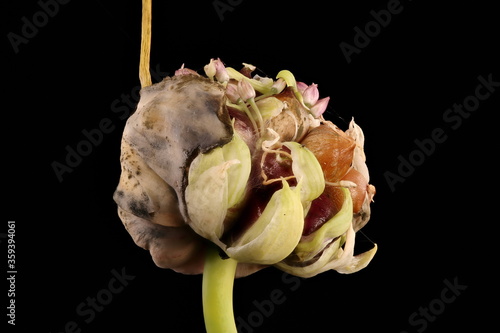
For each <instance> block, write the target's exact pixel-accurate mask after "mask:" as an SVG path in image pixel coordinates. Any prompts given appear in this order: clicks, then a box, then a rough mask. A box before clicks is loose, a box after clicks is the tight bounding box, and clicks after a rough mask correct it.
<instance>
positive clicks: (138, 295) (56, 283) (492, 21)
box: [0, 0, 500, 333]
mask: <svg viewBox="0 0 500 333" xmlns="http://www.w3.org/2000/svg"><path fill="white" fill-rule="evenodd" d="M218 3H226V4H232V5H229V6H231V10H227V11H225V12H223V13H220V10H219V13H218V11H217V10H216V9H215V7H214V1H205V2H203V3H202V2H201V1H200V2H194V1H153V40H152V50H151V51H152V54H151V66H152V68H153V69H155V70H156V71H157V72H159V73H160V75H161V76H165V75H169V74H170V75H171V74H173V72H174V71H175V70H176V69H178V68H179V67H180V66H181V65H182V64H183V63H184V64H185V66H186V67H188V68H191V69H194V70H197V71H199V72H200V73H202V72H203V66H204V65H205V64H207V63H208V62H209V61H210V58H216V57H220V58H221V60H223V61H224V62H225V63H226V64H227V65H228V66H231V67H236V68H238V67H239V66H240V64H241V63H242V62H245V63H250V64H253V65H256V66H257V67H258V68H259V70H260V72H259V73H262V75H265V76H269V77H274V76H275V75H276V73H277V72H278V71H279V70H281V69H289V70H291V71H292V72H293V73H294V75H295V77H296V78H297V80H299V81H304V82H306V83H312V82H314V83H317V84H318V85H319V89H320V94H321V96H322V97H324V96H330V97H331V100H330V104H329V109H328V111H327V112H326V114H325V117H326V118H328V119H329V120H332V121H333V122H334V123H336V124H337V125H338V126H339V127H341V128H343V129H345V128H346V126H347V124H348V122H349V120H350V119H351V117H354V118H355V120H356V122H357V123H358V124H359V125H360V126H361V127H362V128H363V130H364V132H365V136H366V145H365V151H366V155H367V163H368V166H369V169H370V173H371V177H372V178H371V183H372V184H374V185H375V186H376V188H377V194H376V196H375V202H374V203H373V204H372V217H371V220H370V222H369V223H368V225H367V226H366V227H365V228H364V229H363V230H362V231H363V233H362V234H361V233H360V234H358V235H357V246H358V247H359V249H360V250H361V249H368V248H369V247H370V246H371V241H373V242H376V243H377V244H378V245H379V251H378V253H377V254H376V256H375V258H374V259H373V261H372V263H371V264H370V265H369V266H368V267H367V268H366V269H364V270H362V271H360V272H358V273H356V274H353V275H341V274H338V273H336V272H334V271H331V272H326V273H323V274H321V275H318V276H316V277H314V278H311V279H301V280H297V279H293V278H292V277H290V276H286V275H284V274H283V273H282V272H280V271H278V270H276V269H273V268H269V269H267V270H264V271H261V272H259V273H257V274H254V275H252V276H250V277H246V278H243V279H239V280H237V281H236V282H235V287H234V311H235V315H236V317H240V318H242V319H244V320H245V321H246V322H248V323H251V324H253V326H254V327H252V328H251V330H248V329H247V330H242V332H295V331H297V332H299V331H305V330H307V331H308V332H320V331H321V332H337V331H340V330H341V331H343V332H366V331H368V330H370V331H377V332H378V331H381V332H393V333H402V332H404V331H407V332H409V333H410V332H411V333H413V332H445V331H446V332H448V331H453V330H456V329H457V328H461V327H465V326H466V325H469V326H470V325H472V326H473V327H474V328H475V331H485V330H486V328H489V327H490V325H491V324H492V323H493V325H494V324H495V318H494V317H493V312H494V308H495V305H494V304H497V302H498V297H497V296H495V295H496V290H497V288H498V283H497V282H494V281H495V279H494V277H495V273H494V269H495V266H496V259H495V256H494V254H495V252H494V250H493V245H494V243H495V241H496V237H495V235H496V231H495V225H496V224H497V222H498V213H497V207H496V205H494V204H493V198H495V197H497V189H498V187H497V186H496V185H497V184H498V182H497V181H496V172H497V163H496V162H495V161H494V156H495V155H496V154H497V152H496V148H497V144H496V141H495V140H496V138H495V139H494V133H495V130H496V123H495V121H494V119H496V118H495V117H496V114H497V113H498V111H499V108H498V105H499V104H498V100H499V94H500V87H497V88H496V91H495V92H493V93H491V94H490V96H489V98H488V99H486V100H484V101H481V102H480V104H479V107H478V108H477V110H475V111H474V112H471V113H470V116H469V117H468V118H463V119H462V120H463V121H462V122H461V123H460V125H457V126H455V127H456V128H453V127H452V126H451V125H453V124H454V123H453V122H446V121H445V120H444V119H443V115H444V114H445V112H446V110H447V109H449V108H452V107H453V104H454V103H457V104H461V103H463V102H464V99H466V98H467V97H468V96H471V95H474V94H475V89H476V87H477V86H478V84H479V83H480V82H479V81H478V77H479V76H483V77H484V78H487V77H488V76H489V75H491V76H492V79H493V81H495V82H499V81H500V72H499V70H498V69H499V66H498V58H499V52H498V51H497V50H498V44H499V40H498V35H499V32H500V31H499V29H498V18H497V17H495V15H494V12H495V10H494V9H493V7H492V5H485V4H481V2H473V1H466V2H459V3H457V2H449V3H446V4H443V3H441V4H440V5H439V6H438V5H437V4H436V3H435V2H432V1H416V0H414V1H409V0H406V1H401V4H400V6H401V8H402V9H401V11H400V13H398V14H395V15H392V17H391V21H390V23H389V24H388V25H387V26H386V27H383V28H381V30H380V32H379V33H378V34H376V36H374V37H372V38H371V40H370V43H369V44H368V45H367V46H366V47H364V48H362V49H361V50H360V52H359V53H358V54H352V58H351V60H352V61H351V62H350V63H348V62H347V61H346V57H345V56H344V55H343V53H342V51H341V48H340V47H339V45H340V43H342V42H345V43H349V44H351V45H353V44H354V37H355V30H353V29H354V28H355V27H359V28H361V29H364V28H365V25H366V24H367V23H369V22H370V21H373V20H374V18H373V16H372V15H371V14H370V12H371V11H372V10H374V11H376V12H378V11H380V10H382V9H386V8H387V5H388V3H389V1H370V2H368V1H365V2H359V1H335V2H332V3H326V2H322V1H314V0H310V1H301V2H296V3H292V2H285V1H250V0H244V1H232V2H231V1H228V0H221V1H219V2H218ZM5 6H6V7H5ZM41 10H42V7H41V6H40V4H39V3H38V2H36V1H8V2H7V5H5V2H4V3H2V11H1V12H2V19H1V21H2V29H3V30H2V54H3V55H4V56H2V58H3V59H4V60H3V62H2V65H3V67H4V69H5V71H3V72H4V73H6V74H7V75H2V78H3V80H4V85H3V88H2V91H3V94H2V96H3V99H4V103H3V108H2V111H3V117H4V118H3V119H4V121H3V125H4V126H3V131H2V132H3V134H2V135H3V137H4V140H3V143H4V144H3V148H4V149H3V152H4V155H3V159H2V160H3V164H4V166H6V169H5V168H4V169H3V170H4V179H5V180H6V183H7V187H4V198H7V200H6V201H5V200H4V201H3V202H4V205H3V207H4V208H3V212H4V217H3V219H4V221H3V222H2V225H3V226H2V228H1V230H0V232H3V233H5V232H6V230H7V228H6V227H7V221H8V220H15V221H16V238H15V239H16V250H17V254H16V266H17V267H16V268H17V270H18V274H17V279H16V324H17V325H16V328H18V329H19V328H21V327H30V328H36V331H37V332H47V333H48V332H53V333H55V332H64V330H65V327H66V326H68V327H70V326H71V325H73V324H71V322H74V323H75V324H74V325H75V326H77V328H78V329H80V330H81V332H109V331H113V332H120V331H137V332H204V325H203V314H202V308H201V276H184V275H180V274H177V273H175V272H173V271H170V270H164V269H160V268H157V267H156V266H155V265H154V264H153V262H152V260H151V258H150V256H149V253H148V252H146V251H144V250H142V249H140V248H138V247H137V246H136V245H135V244H134V243H133V241H132V239H131V238H130V236H129V235H128V234H127V232H126V231H125V230H124V228H123V226H122V224H121V222H120V220H119V218H118V216H117V214H116V205H115V203H114V202H113V200H112V194H113V191H114V189H115V187H116V185H117V183H118V177H119V172H120V165H119V146H120V139H121V132H122V130H123V127H124V125H125V115H126V112H125V111H127V110H128V111H127V112H132V111H133V109H134V108H133V106H127V107H125V108H123V106H124V105H127V104H125V103H126V100H127V98H128V97H127V96H132V97H129V98H130V100H131V101H132V103H135V101H136V100H135V101H134V98H133V94H134V93H136V92H137V89H138V87H139V85H140V83H139V78H138V64H139V49H140V19H141V2H140V1H139V0H136V1H105V0H89V1H70V2H68V3H67V4H60V5H59V7H58V8H55V7H53V8H52V10H53V11H54V12H53V13H54V15H52V16H53V17H48V16H47V17H48V18H47V20H45V21H41V23H40V24H39V25H40V27H39V28H38V31H37V32H36V34H34V36H32V37H30V38H27V42H26V43H23V44H20V45H18V52H15V48H14V47H13V45H12V43H11V42H10V41H9V38H8V36H9V33H11V34H10V36H12V33H14V34H17V35H22V29H23V24H25V23H24V22H25V21H23V20H22V18H23V17H26V19H27V20H28V21H31V22H33V17H34V15H35V16H36V14H37V13H38V12H40V11H41ZM219 14H221V15H222V16H219ZM40 17H42V16H40ZM485 91H486V90H484V89H483V90H481V92H485ZM114 103H115V104H114ZM113 105H114V106H115V107H113ZM132 105H133V104H132ZM116 106H122V108H121V110H122V111H120V112H114V111H116V110H117V109H116ZM103 119H109V120H110V124H111V125H110V126H112V127H111V128H112V129H110V130H109V131H108V132H109V133H105V134H103V136H102V138H101V139H100V140H99V142H98V143H97V144H95V145H93V146H92V147H91V149H90V152H89V153H88V156H84V157H83V158H82V160H81V161H79V162H78V163H76V164H77V165H76V166H75V167H73V168H72V172H68V173H64V174H63V175H62V179H58V177H57V175H56V173H55V172H54V169H53V163H54V162H60V163H63V164H64V163H65V158H66V155H67V147H68V146H69V147H72V148H73V149H75V148H76V147H77V146H78V145H79V144H82V141H85V140H86V137H85V135H84V133H83V131H84V130H86V131H92V130H95V129H98V128H99V124H100V122H101V121H102V120H103ZM436 128H439V129H442V130H443V131H444V133H445V135H446V140H445V141H444V142H442V143H436V144H435V149H434V150H433V152H432V153H431V154H427V155H422V154H421V153H420V155H421V156H423V157H424V159H423V160H421V163H420V164H419V165H418V166H415V167H414V170H412V171H411V172H409V174H408V175H405V176H403V179H404V182H397V183H396V184H395V185H394V187H393V188H391V186H390V185H389V183H388V181H387V178H386V176H387V174H388V172H390V173H392V174H399V172H400V171H398V167H399V164H400V159H399V158H400V156H401V157H402V158H405V159H408V158H409V156H410V155H412V156H416V155H415V154H419V153H418V152H416V151H417V150H418V146H417V145H416V143H415V140H420V141H425V140H429V139H430V138H431V133H432V131H433V130H434V129H436ZM399 175H400V176H401V174H399ZM5 244H6V242H5V241H4V239H2V244H1V245H2V249H3V250H2V251H5V252H4V253H6V246H5ZM5 256H6V255H5ZM5 260H6V258H5ZM2 267H5V266H4V265H2ZM5 270H6V269H5ZM113 272H118V273H121V272H125V273H126V275H128V276H129V277H130V280H129V281H128V282H127V283H128V285H127V286H126V287H125V288H124V289H123V290H122V291H121V292H119V293H117V294H114V295H113V296H112V299H110V300H109V302H108V304H106V305H104V306H103V307H102V309H100V310H101V311H95V316H91V315H90V312H84V313H82V312H81V311H78V310H77V309H80V310H85V309H86V310H88V309H89V306H88V305H87V304H88V301H89V299H91V298H95V297H97V295H101V296H102V295H104V294H105V293H106V291H105V290H106V289H108V284H109V282H110V281H112V279H113V277H114V273H113ZM444 281H448V282H450V283H452V284H453V282H455V283H458V284H459V285H461V286H466V289H465V290H461V291H459V292H460V294H459V295H458V296H457V297H456V298H455V299H454V300H453V301H452V302H449V303H448V304H445V303H442V301H441V298H442V295H443V294H442V292H443V290H445V288H446V284H445V282H444ZM5 286H6V287H5V288H6V289H7V288H8V286H7V285H5ZM273 290H278V292H279V293H281V295H282V297H281V298H280V300H281V302H280V304H277V305H275V306H274V308H273V309H272V310H269V313H264V314H262V311H261V314H258V311H259V310H258V309H259V307H258V306H257V305H256V304H257V303H259V304H268V302H269V300H270V299H271V298H270V294H271V293H272V292H273ZM0 293H1V294H2V295H5V294H6V293H7V290H5V291H1V292H0ZM445 295H446V296H449V297H451V296H452V295H453V294H452V293H445ZM103 297H104V296H103ZM2 299H4V300H6V297H5V298H2ZM266 301H267V303H266ZM263 302H264V303H263ZM489 302H492V304H493V305H490V304H491V303H489ZM2 304H3V305H2V308H4V309H5V306H6V304H7V300H6V301H5V302H4V303H2ZM82 304H83V305H82ZM443 304H445V305H444V307H440V305H443ZM429 306H430V307H431V308H432V307H434V311H435V312H436V311H437V312H438V313H437V315H435V316H434V315H433V314H432V312H429V313H430V315H431V316H433V317H429V319H422V318H424V317H422V316H420V315H419V316H418V317H415V319H416V320H420V321H418V324H417V323H413V324H412V322H411V321H409V317H410V316H412V314H413V313H415V312H417V313H418V312H419V311H421V310H420V309H423V308H429ZM4 311H6V310H4ZM1 317H2V318H3V319H2V321H6V320H7V317H6V316H5V315H3V314H2V316H1ZM260 319H261V320H260ZM259 320H260V321H259ZM68 323H69V324H68ZM10 328H12V327H10Z"/></svg>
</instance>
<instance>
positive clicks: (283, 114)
mask: <svg viewBox="0 0 500 333" xmlns="http://www.w3.org/2000/svg"><path fill="white" fill-rule="evenodd" d="M255 69H256V68H255V66H252V65H249V64H243V67H242V68H241V69H240V70H236V69H234V68H231V67H226V66H225V65H224V63H223V62H222V61H221V60H220V59H211V60H210V63H209V64H207V65H206V66H205V67H204V71H205V75H206V76H203V75H200V74H199V73H197V72H195V71H193V70H190V69H187V68H184V65H183V66H182V67H181V69H179V70H178V71H176V73H175V75H174V76H173V77H167V78H165V79H164V80H163V81H161V82H159V83H156V84H153V85H151V86H149V87H145V88H143V89H142V90H141V99H140V101H139V104H138V107H137V110H136V112H135V113H134V114H132V116H131V117H130V118H129V119H128V121H127V124H126V127H125V130H124V133H123V138H122V154H121V164H122V174H121V178H120V182H119V185H118V188H117V190H116V192H115V195H114V199H115V201H116V202H117V204H118V206H119V210H120V217H122V221H123V222H124V224H125V226H126V227H127V226H128V225H130V221H131V220H133V218H134V217H137V218H140V219H143V220H145V221H149V222H151V223H154V224H159V225H162V226H167V227H186V226H189V227H190V229H191V230H193V231H194V232H195V233H196V234H197V236H201V237H202V238H204V239H206V240H208V241H210V242H212V243H214V244H216V245H217V246H218V247H219V248H220V249H221V251H223V252H224V253H225V255H226V256H229V257H231V258H233V259H235V260H237V261H238V262H239V263H248V264H257V265H262V266H271V265H273V266H275V267H277V268H279V269H281V270H284V271H286V272H288V273H291V274H294V275H297V276H302V277H310V276H314V275H316V274H319V273H321V272H324V271H326V270H331V269H333V270H336V271H338V272H340V273H352V272H356V271H358V270H360V269H362V268H364V267H366V265H367V264H368V263H369V262H370V261H371V259H372V258H373V256H374V254H375V252H376V251H377V246H376V244H374V247H373V248H372V249H371V250H369V251H367V252H364V253H361V254H354V244H355V235H356V232H357V231H358V230H359V229H361V228H362V227H363V226H364V225H365V224H366V223H367V222H368V220H369V218H370V203H371V202H372V199H373V196H374V194H375V187H374V186H373V185H371V184H369V180H370V179H369V173H368V168H367V167H366V162H365V160H366V158H365V155H364V150H363V146H364V135H363V131H362V130H361V128H360V127H359V126H358V125H357V124H356V123H355V122H354V120H351V122H350V124H349V127H348V129H347V130H346V131H342V130H341V129H340V128H338V127H337V126H336V125H335V124H333V123H332V122H331V121H328V120H325V119H324V117H323V113H324V112H325V110H326V109H327V106H328V103H329V100H330V98H329V97H323V98H320V94H319V90H318V85H317V84H314V83H312V84H310V85H307V84H305V83H303V82H297V81H296V80H295V77H294V76H293V74H292V73H291V72H289V71H287V70H283V71H281V72H279V73H278V75H277V76H276V78H275V79H272V78H268V77H262V76H259V75H253V74H252V73H253V72H254V71H255ZM135 240H136V242H137V243H138V244H139V241H138V240H137V239H135ZM141 246H143V247H145V248H148V246H147V245H146V246H144V245H141ZM193 255H196V253H194V254H193ZM200 255H202V253H200Z"/></svg>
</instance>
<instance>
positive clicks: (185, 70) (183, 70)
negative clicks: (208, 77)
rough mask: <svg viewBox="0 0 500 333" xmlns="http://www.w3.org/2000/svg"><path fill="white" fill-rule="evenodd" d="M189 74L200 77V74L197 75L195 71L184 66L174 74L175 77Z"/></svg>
mask: <svg viewBox="0 0 500 333" xmlns="http://www.w3.org/2000/svg"><path fill="white" fill-rule="evenodd" d="M188 74H192V75H198V76H199V75H200V74H198V73H196V72H195V71H193V70H192V69H189V68H185V67H184V64H182V66H181V68H179V69H178V70H176V71H175V73H174V75H175V76H179V75H188Z"/></svg>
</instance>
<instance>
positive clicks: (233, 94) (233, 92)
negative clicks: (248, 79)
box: [226, 83, 241, 103]
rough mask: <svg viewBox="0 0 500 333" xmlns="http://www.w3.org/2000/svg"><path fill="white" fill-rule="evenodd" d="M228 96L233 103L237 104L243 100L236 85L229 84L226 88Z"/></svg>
mask: <svg viewBox="0 0 500 333" xmlns="http://www.w3.org/2000/svg"><path fill="white" fill-rule="evenodd" d="M226 96H227V98H229V100H230V101H231V103H237V102H238V100H239V99H240V98H241V97H240V94H238V87H237V86H236V84H234V83H228V84H227V86H226Z"/></svg>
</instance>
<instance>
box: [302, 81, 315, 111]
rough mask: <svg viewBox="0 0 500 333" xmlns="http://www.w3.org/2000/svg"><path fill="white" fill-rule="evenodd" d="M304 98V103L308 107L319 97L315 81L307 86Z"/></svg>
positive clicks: (303, 94)
mask: <svg viewBox="0 0 500 333" xmlns="http://www.w3.org/2000/svg"><path fill="white" fill-rule="evenodd" d="M302 97H303V98H304V104H305V105H306V106H308V107H312V106H313V105H314V104H316V102H317V101H318V99H319V91H318V85H317V84H315V83H313V84H311V85H310V86H309V87H307V88H306V89H305V90H304V92H303V93H302Z"/></svg>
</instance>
